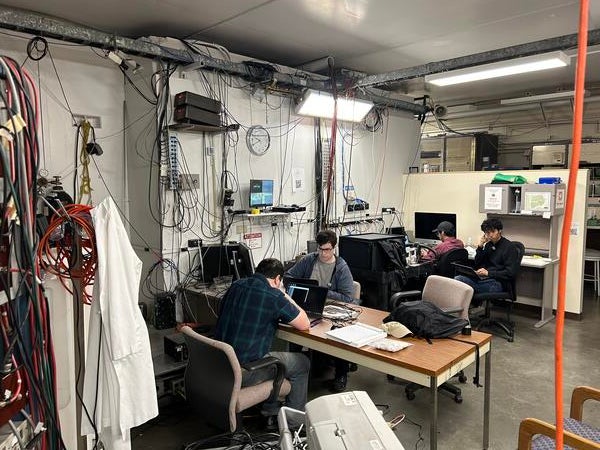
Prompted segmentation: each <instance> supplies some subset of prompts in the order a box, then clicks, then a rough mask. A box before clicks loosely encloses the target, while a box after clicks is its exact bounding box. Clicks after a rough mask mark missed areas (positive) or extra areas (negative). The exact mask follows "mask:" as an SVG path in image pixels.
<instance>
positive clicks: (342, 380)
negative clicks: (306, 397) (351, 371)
mask: <svg viewBox="0 0 600 450" xmlns="http://www.w3.org/2000/svg"><path fill="white" fill-rule="evenodd" d="M347 383H348V375H340V376H337V377H335V378H334V379H333V383H332V384H331V390H332V391H333V392H335V393H339V392H344V391H345V390H346V384H347Z"/></svg>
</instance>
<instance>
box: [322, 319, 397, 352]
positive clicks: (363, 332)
mask: <svg viewBox="0 0 600 450" xmlns="http://www.w3.org/2000/svg"><path fill="white" fill-rule="evenodd" d="M326 334H327V336H328V337H329V338H331V339H334V340H336V341H339V342H343V343H344V344H348V345H351V346H353V347H362V346H363V345H367V344H370V343H371V342H373V341H376V340H378V339H382V338H384V337H386V336H387V333H386V332H385V331H383V330H382V329H380V328H375V327H372V326H370V325H365V324H363V323H355V324H354V325H348V326H345V327H343V328H336V329H334V330H329V331H327V333H326Z"/></svg>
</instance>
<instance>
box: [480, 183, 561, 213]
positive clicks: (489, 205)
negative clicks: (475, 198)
mask: <svg viewBox="0 0 600 450" xmlns="http://www.w3.org/2000/svg"><path fill="white" fill-rule="evenodd" d="M565 201H566V186H565V185H564V184H482V185H480V186H479V212H482V213H492V214H510V213H513V214H522V215H537V216H543V217H550V216H555V215H561V214H563V213H564V209H565Z"/></svg>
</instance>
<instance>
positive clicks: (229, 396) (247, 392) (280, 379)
mask: <svg viewBox="0 0 600 450" xmlns="http://www.w3.org/2000/svg"><path fill="white" fill-rule="evenodd" d="M181 332H182V333H183V334H184V337H185V342H186V345H187V348H188V355H189V361H188V365H187V368H186V370H185V397H186V400H187V401H188V403H189V404H190V405H192V407H193V408H194V409H195V410H196V412H197V413H198V414H200V415H201V416H202V417H203V418H204V419H205V420H206V422H207V423H208V424H210V425H213V426H214V427H216V428H218V429H219V430H222V431H230V432H234V431H236V430H237V429H239V428H241V420H240V419H241V416H240V413H241V412H242V411H244V410H246V409H248V408H249V407H251V406H254V405H257V404H259V403H262V402H264V401H265V400H267V399H272V398H282V397H285V396H286V395H287V394H289V392H290V389H291V385H290V383H289V381H288V380H286V379H284V376H285V367H284V366H283V364H281V362H279V360H278V359H277V358H273V357H271V356H268V357H266V358H262V359H259V360H257V361H252V362H251V363H248V364H244V367H243V368H242V367H241V366H240V363H239V361H238V359H237V356H236V355H235V351H234V350H233V347H231V345H229V344H226V343H225V342H220V341H217V340H214V339H210V338H208V337H206V336H203V335H201V334H198V333H196V332H195V331H194V330H192V329H191V328H190V327H188V326H184V327H182V328H181ZM273 366H275V367H276V373H275V377H274V379H271V380H268V381H263V382H262V383H259V384H257V385H254V386H246V387H241V385H242V370H258V369H263V368H269V367H273Z"/></svg>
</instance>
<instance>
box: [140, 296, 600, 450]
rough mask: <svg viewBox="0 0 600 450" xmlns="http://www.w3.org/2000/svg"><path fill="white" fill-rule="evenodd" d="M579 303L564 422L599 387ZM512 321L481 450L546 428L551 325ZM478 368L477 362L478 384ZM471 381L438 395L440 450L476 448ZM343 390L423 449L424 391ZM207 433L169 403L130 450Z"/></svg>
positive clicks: (354, 378) (354, 377)
mask: <svg viewBox="0 0 600 450" xmlns="http://www.w3.org/2000/svg"><path fill="white" fill-rule="evenodd" d="M586 289H587V287H586ZM585 297H586V298H585V300H584V315H583V319H582V320H581V321H575V320H566V322H565V332H564V372H563V373H564V393H565V394H564V398H565V400H564V411H565V415H566V416H568V414H569V401H570V396H571V391H572V390H573V387H575V386H578V385H590V386H600V300H597V299H596V297H595V296H594V295H593V293H592V292H588V291H587V290H586V296H585ZM515 321H516V323H517V331H516V337H515V341H514V342H512V343H509V342H507V341H506V340H504V339H502V338H498V337H494V339H493V344H492V386H491V397H492V403H491V405H492V406H491V417H490V447H489V448H490V449H494V450H508V449H511V450H513V449H515V448H516V446H517V435H518V428H519V422H520V421H521V419H523V418H525V417H536V418H539V419H542V420H546V421H548V422H551V423H552V422H554V331H555V322H554V321H552V322H550V323H549V324H547V325H545V326H544V327H542V328H534V327H533V324H534V323H535V322H536V321H537V317H535V316H533V315H531V314H525V313H520V314H516V315H515ZM483 366H484V365H483V360H482V364H481V370H482V374H481V380H482V382H483V379H484V378H483ZM473 374H474V366H471V367H469V368H468V369H467V371H466V375H467V377H468V382H467V384H464V385H462V395H463V399H464V401H463V403H462V404H457V403H455V402H454V400H453V398H452V397H451V396H450V395H446V394H444V393H441V394H440V395H439V425H438V430H439V436H438V448H440V449H480V448H482V445H481V442H482V440H481V439H482V409H483V388H477V387H475V386H474V385H473V384H472V383H471V380H472V378H473ZM454 382H457V381H454ZM348 390H364V391H366V392H368V393H369V395H370V396H371V399H372V400H373V402H374V403H375V404H377V405H381V408H382V409H384V410H385V411H386V413H385V417H386V418H387V419H391V418H392V417H394V416H396V415H398V414H400V413H404V414H406V418H407V419H409V420H405V421H404V422H403V423H401V424H400V425H398V427H397V428H396V434H397V436H398V438H399V439H400V441H401V442H402V444H403V445H404V447H405V448H406V449H407V450H409V449H426V448H429V416H428V414H429V400H430V395H429V392H428V391H427V390H420V391H418V392H417V394H416V398H415V400H413V401H408V400H407V399H406V397H405V395H404V383H403V382H401V381H396V380H395V381H393V382H389V381H388V380H387V378H386V376H385V375H383V374H381V373H379V372H375V371H372V370H369V369H365V368H362V367H361V368H359V370H358V371H357V372H354V373H351V374H350V377H349V381H348ZM327 394H329V391H328V390H327V389H326V387H325V383H324V381H323V380H322V379H316V380H313V381H312V382H311V386H310V391H309V399H310V398H315V397H318V396H320V395H327ZM383 405H385V406H383ZM590 406H591V407H590ZM590 406H588V407H586V409H585V411H584V418H586V419H588V421H589V422H591V423H600V404H599V405H594V404H593V403H592V404H591V405H590ZM251 427H252V425H250V427H249V428H251ZM210 434H211V431H210V430H207V428H206V426H205V425H203V424H202V423H201V420H198V419H195V418H194V417H193V414H192V413H190V412H189V411H188V409H187V407H186V406H185V404H182V403H181V402H177V401H172V402H170V404H166V405H165V406H163V407H161V415H160V416H159V418H157V419H155V420H154V421H152V422H150V423H148V424H145V425H143V426H141V427H139V428H137V429H135V430H132V438H133V445H132V448H133V449H134V450H135V449H145V450H163V449H164V450H166V449H169V450H172V449H180V448H181V447H182V444H184V443H190V442H193V441H195V440H197V439H200V438H203V437H206V436H207V435H210ZM421 437H422V440H421Z"/></svg>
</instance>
